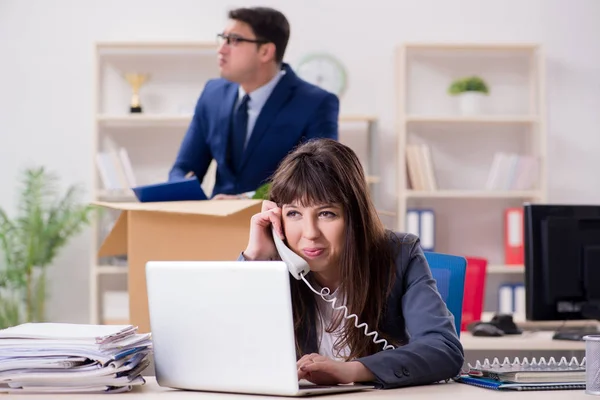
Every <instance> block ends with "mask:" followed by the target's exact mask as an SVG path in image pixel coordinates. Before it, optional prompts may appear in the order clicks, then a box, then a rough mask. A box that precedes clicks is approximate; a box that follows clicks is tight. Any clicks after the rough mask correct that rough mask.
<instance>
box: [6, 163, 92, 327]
mask: <svg viewBox="0 0 600 400" xmlns="http://www.w3.org/2000/svg"><path fill="white" fill-rule="evenodd" d="M59 187H60V186H59V180H58V177H57V176H56V175H55V174H53V173H50V172H48V171H46V169H45V168H44V167H37V168H30V169H27V170H25V171H24V172H23V174H22V178H21V181H20V191H19V197H18V201H19V202H18V208H17V213H16V215H15V217H14V218H12V219H10V218H9V217H8V214H7V212H6V211H5V210H3V209H1V208H0V253H2V254H1V256H2V257H0V288H3V287H4V288H9V287H10V288H13V289H14V290H15V293H16V295H15V296H16V298H17V299H19V301H21V303H20V304H21V306H23V305H24V306H23V308H24V309H25V310H26V316H25V319H26V320H27V321H31V320H36V321H37V320H39V321H42V320H43V319H44V310H45V307H44V304H45V299H46V296H47V293H46V285H45V280H46V278H45V277H46V274H45V268H44V267H45V266H47V265H50V264H51V263H52V262H53V261H54V259H55V257H56V255H57V254H58V252H59V251H60V249H62V248H63V247H64V246H65V245H66V244H67V243H68V241H69V240H70V239H71V238H72V237H73V236H74V235H76V234H77V233H79V232H80V231H81V230H82V229H83V227H84V226H85V225H87V224H88V223H89V222H90V221H91V215H92V212H93V211H94V210H96V208H95V207H94V206H91V205H87V204H82V203H81V200H80V197H81V195H82V194H83V189H82V188H81V187H80V186H79V185H72V186H69V187H68V188H67V189H66V190H65V191H64V193H63V194H61V191H60V190H59ZM35 267H40V268H42V271H41V274H39V275H40V276H39V277H38V276H37V275H38V273H37V272H35V273H34V269H35ZM3 300H5V299H3ZM3 303H4V302H1V303H0V314H1V315H2V318H5V319H6V320H8V319H9V317H14V316H15V314H14V310H12V309H10V307H13V306H14V305H11V303H10V301H9V302H7V303H6V304H7V306H6V307H4V304H3Z"/></svg>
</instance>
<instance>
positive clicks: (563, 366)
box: [456, 357, 586, 391]
mask: <svg viewBox="0 0 600 400" xmlns="http://www.w3.org/2000/svg"><path fill="white" fill-rule="evenodd" d="M585 371H586V357H583V359H582V360H581V362H580V361H578V360H577V358H576V357H573V358H571V361H570V362H568V361H567V359H566V358H565V357H562V358H561V360H560V361H559V362H556V360H555V359H554V357H550V360H549V361H548V362H546V360H545V358H544V357H541V358H540V359H539V361H538V360H536V359H535V358H533V359H532V360H531V362H529V360H528V359H527V358H524V359H523V360H519V358H515V360H514V361H513V362H512V363H511V362H510V360H509V359H508V357H506V358H505V359H504V362H503V363H502V364H500V362H499V360H498V359H497V358H494V361H493V362H492V363H490V362H489V360H488V359H485V361H484V362H483V364H481V363H480V362H479V361H477V363H476V364H475V366H472V365H471V364H469V371H468V373H467V374H463V375H461V376H460V377H459V378H458V379H456V380H457V381H458V382H461V383H466V384H468V385H474V386H479V387H482V388H486V389H493V390H519V391H525V390H583V389H585V379H586V378H585V377H586V375H585Z"/></svg>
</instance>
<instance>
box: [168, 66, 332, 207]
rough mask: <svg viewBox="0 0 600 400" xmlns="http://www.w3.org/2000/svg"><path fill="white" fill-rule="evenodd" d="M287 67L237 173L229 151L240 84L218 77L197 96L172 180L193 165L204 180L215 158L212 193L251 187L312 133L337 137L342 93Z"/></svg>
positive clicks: (195, 171) (237, 191)
mask: <svg viewBox="0 0 600 400" xmlns="http://www.w3.org/2000/svg"><path fill="white" fill-rule="evenodd" d="M283 68H285V70H286V73H285V74H284V75H283V76H282V77H281V79H280V80H279V82H278V83H277V85H276V86H275V88H274V89H273V92H272V93H271V95H270V96H269V99H268V100H267V102H266V103H265V105H264V106H263V108H262V110H261V112H260V114H259V116H258V118H257V120H256V124H255V125H254V129H253V131H252V133H251V135H250V140H249V141H248V144H247V147H246V149H245V151H244V155H243V160H242V164H241V168H240V171H239V173H238V174H237V175H236V174H235V173H234V171H233V169H232V168H231V165H230V161H229V159H228V157H229V142H230V127H231V116H232V112H233V107H234V105H235V103H236V100H237V98H238V88H239V85H238V84H237V83H233V82H230V81H227V80H225V79H214V80H210V81H209V82H208V83H207V84H206V86H205V88H204V90H203V92H202V94H201V95H200V98H199V99H198V102H197V104H196V109H195V111H194V117H193V119H192V122H191V124H190V126H189V128H188V130H187V132H186V135H185V137H184V139H183V141H182V143H181V147H180V149H179V153H178V155H177V159H176V160H175V163H174V165H173V167H172V169H171V171H170V172H169V180H170V181H174V180H178V179H183V178H184V177H185V175H186V174H187V173H188V172H190V171H192V172H193V173H194V175H195V176H196V177H198V179H199V180H200V181H202V179H203V177H204V175H205V173H206V171H207V169H208V167H209V165H210V162H211V161H212V159H213V158H214V159H215V160H216V161H217V176H216V180H215V186H214V189H213V193H212V196H214V195H216V194H219V193H225V194H240V193H245V192H250V191H254V190H256V189H257V188H258V187H259V186H261V185H262V184H264V183H265V182H266V181H267V180H268V179H269V178H270V177H271V175H272V174H273V172H275V170H276V169H277V166H278V165H279V163H280V162H281V160H282V159H283V158H284V157H285V156H286V154H288V153H289V152H290V151H291V150H293V149H294V148H295V147H296V146H297V145H298V144H300V143H302V142H304V141H306V140H309V139H312V138H331V139H335V140H338V118H339V100H338V98H337V96H335V95H334V94H332V93H329V92H327V91H325V90H323V89H321V88H319V87H317V86H315V85H312V84H310V83H308V82H306V81H304V80H302V79H300V78H299V77H298V76H297V75H296V74H295V73H294V72H293V71H292V69H291V68H290V67H289V65H287V64H283Z"/></svg>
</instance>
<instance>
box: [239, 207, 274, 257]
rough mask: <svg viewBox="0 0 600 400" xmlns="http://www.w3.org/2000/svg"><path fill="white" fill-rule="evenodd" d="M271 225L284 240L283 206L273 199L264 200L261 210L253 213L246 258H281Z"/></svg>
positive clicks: (245, 252)
mask: <svg viewBox="0 0 600 400" xmlns="http://www.w3.org/2000/svg"><path fill="white" fill-rule="evenodd" d="M271 226H273V227H274V228H275V232H277V233H278V234H279V237H280V238H281V240H283V239H284V234H283V225H282V223H281V208H279V207H277V204H275V203H274V202H272V201H269V200H264V201H263V203H262V210H261V212H260V213H258V214H255V215H253V216H252V218H251V220H250V237H249V238H248V246H247V247H246V250H244V258H245V259H246V260H250V261H254V260H262V261H264V260H277V259H279V254H278V253H277V248H276V247H275V243H274V242H273V236H272V234H271V229H272V227H271Z"/></svg>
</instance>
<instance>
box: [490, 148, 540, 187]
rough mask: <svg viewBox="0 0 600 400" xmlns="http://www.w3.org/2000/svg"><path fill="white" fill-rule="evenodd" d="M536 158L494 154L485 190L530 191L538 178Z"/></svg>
mask: <svg viewBox="0 0 600 400" xmlns="http://www.w3.org/2000/svg"><path fill="white" fill-rule="evenodd" d="M538 164H539V161H538V158H537V157H534V156H531V155H521V154H516V153H505V152H497V153H495V154H494V158H493V160H492V165H491V167H490V172H489V174H488V178H487V182H486V185H485V188H486V189H487V190H532V189H533V188H534V187H535V186H536V182H537V178H538Z"/></svg>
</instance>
